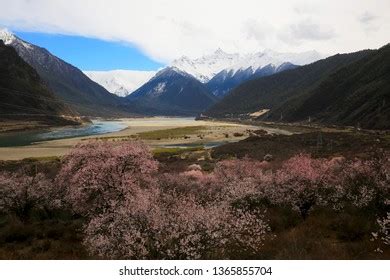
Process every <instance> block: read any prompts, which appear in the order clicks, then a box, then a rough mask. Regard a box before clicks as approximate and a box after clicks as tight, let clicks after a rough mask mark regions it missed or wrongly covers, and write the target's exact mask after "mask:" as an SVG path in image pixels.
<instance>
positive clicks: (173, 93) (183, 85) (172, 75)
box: [126, 67, 216, 116]
mask: <svg viewBox="0 0 390 280" xmlns="http://www.w3.org/2000/svg"><path fill="white" fill-rule="evenodd" d="M126 99H127V100H128V102H129V107H130V108H131V110H132V111H133V112H138V113H140V114H144V115H176V116H195V115H197V114H199V113H200V112H202V111H204V110H205V109H207V108H208V107H210V105H212V104H214V103H215V102H216V97H215V96H213V95H212V94H211V93H210V92H209V90H208V89H207V88H206V86H205V85H204V84H202V83H201V82H199V81H198V80H196V79H195V78H194V77H193V76H191V75H189V74H187V73H185V72H182V71H180V70H179V69H177V68H174V67H167V68H164V69H163V70H161V71H159V72H158V73H157V74H156V76H154V77H153V78H152V79H151V80H150V81H149V82H147V83H146V84H144V85H143V86H142V87H140V88H139V89H138V90H136V91H135V92H134V93H132V94H130V95H129V96H127V97H126Z"/></svg>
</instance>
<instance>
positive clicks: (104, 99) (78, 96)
mask: <svg viewBox="0 0 390 280" xmlns="http://www.w3.org/2000/svg"><path fill="white" fill-rule="evenodd" d="M5 36H6V39H7V41H6V44H7V45H10V46H12V47H14V48H15V50H16V51H17V53H18V54H19V56H20V57H21V58H23V59H24V61H26V62H27V63H28V64H29V65H30V66H32V67H33V68H34V69H35V70H36V71H37V72H38V74H39V76H40V77H41V78H42V80H44V81H45V82H46V84H47V85H48V87H49V88H50V89H52V90H53V92H54V94H55V95H56V96H57V97H58V98H60V99H61V100H63V101H65V102H67V103H69V104H70V106H71V107H72V108H73V109H75V110H76V111H78V112H79V113H80V114H82V115H86V116H117V115H121V114H122V113H123V112H122V111H121V110H120V109H118V107H119V106H120V104H121V101H122V99H121V98H120V97H118V96H116V95H114V94H112V93H109V92H108V91H107V90H106V89H104V88H103V87H102V86H100V85H99V84H97V83H95V82H94V81H92V80H91V79H89V78H88V77H87V76H86V75H85V74H84V73H83V72H82V71H80V70H79V69H78V68H76V67H74V66H73V65H71V64H69V63H67V62H65V61H63V60H62V59H60V58H58V57H56V56H55V55H53V54H51V53H50V52H49V51H47V50H46V49H44V48H41V47H39V46H36V45H33V44H30V43H28V42H26V41H23V40H22V39H20V38H18V37H17V36H15V35H14V34H12V33H7V32H3V37H5ZM0 39H1V38H0Z"/></svg>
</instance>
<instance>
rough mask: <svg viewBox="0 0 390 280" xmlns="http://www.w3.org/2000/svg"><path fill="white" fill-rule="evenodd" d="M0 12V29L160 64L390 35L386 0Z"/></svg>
mask: <svg viewBox="0 0 390 280" xmlns="http://www.w3.org/2000/svg"><path fill="white" fill-rule="evenodd" d="M0 7H1V12H0V25H5V26H7V27H9V28H10V29H14V30H15V29H16V30H23V31H40V32H50V33H60V34H73V35H81V36H86V37H96V38H100V39H104V40H114V41H121V42H124V43H130V44H134V45H136V46H137V47H139V48H140V49H141V50H142V51H143V52H144V53H145V54H147V55H148V56H150V57H152V58H153V59H156V60H158V61H161V62H169V61H171V60H172V59H174V58H177V57H179V56H181V55H188V56H190V57H196V56H199V55H202V54H204V53H205V52H208V51H212V50H215V49H216V48H218V47H221V48H222V49H224V50H226V51H228V52H251V51H259V50H262V49H264V48H269V49H274V50H276V51H290V52H298V51H305V50H310V49H316V50H318V51H320V52H322V53H329V54H331V53H336V52H348V51H355V50H358V49H363V48H377V47H380V46H381V45H384V44H386V43H388V40H389V37H388V30H390V21H389V19H388V14H389V13H390V1H389V0H343V1H340V0H310V1H309V0H306V1H303V0H284V1H283V0H273V1H269V0H266V1H264V0H240V1H236V0H212V1H211V0H154V1H153V0H131V1H129V0H107V1H104V0H34V1H28V0H25V1H23V0H12V1H9V0H0ZM365 11H370V13H369V14H366V15H365V14H364V13H365ZM372 14H375V25H376V26H378V28H376V29H375V30H372V31H371V32H369V33H367V29H366V28H364V26H362V22H364V21H372V20H373V19H371V17H370V15H372ZM362 15H363V16H362ZM364 15H365V16H364Z"/></svg>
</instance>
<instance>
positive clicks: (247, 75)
mask: <svg viewBox="0 0 390 280" xmlns="http://www.w3.org/2000/svg"><path fill="white" fill-rule="evenodd" d="M296 67H298V66H297V65H294V64H291V63H289V62H285V63H282V64H280V65H277V66H276V65H274V64H268V65H266V66H264V67H258V68H256V67H248V68H247V69H238V70H237V69H226V70H222V71H221V72H219V73H218V74H217V75H215V76H214V77H213V78H212V79H211V80H210V81H209V82H207V84H206V85H207V88H208V89H209V90H210V91H211V92H212V93H213V94H214V95H215V96H218V97H223V96H224V95H226V94H227V93H228V92H229V91H230V90H232V89H233V88H235V87H236V86H238V85H239V84H241V83H243V82H245V81H247V80H251V79H256V78H260V77H265V76H270V75H273V74H276V73H279V72H282V71H285V70H290V69H294V68H296Z"/></svg>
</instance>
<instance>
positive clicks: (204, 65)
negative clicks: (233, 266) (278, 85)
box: [171, 48, 323, 83]
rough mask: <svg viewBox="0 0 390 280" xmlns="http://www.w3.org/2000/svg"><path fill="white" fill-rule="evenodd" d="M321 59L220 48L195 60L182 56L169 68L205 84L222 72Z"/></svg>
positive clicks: (315, 54) (310, 55) (310, 54)
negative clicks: (177, 69)
mask: <svg viewBox="0 0 390 280" xmlns="http://www.w3.org/2000/svg"><path fill="white" fill-rule="evenodd" d="M321 58H323V56H322V55H321V54H319V53H318V52H316V51H309V52H303V53H278V52H275V51H273V50H270V49H266V50H264V51H263V52H256V53H250V54H237V53H226V52H224V51H223V50H222V49H221V48H218V49H217V50H216V51H215V52H213V53H211V54H208V55H204V56H202V57H199V58H196V59H190V58H189V57H187V56H182V57H181V58H179V59H176V60H174V61H173V62H172V63H171V66H173V67H176V68H179V69H181V70H182V71H185V72H187V73H189V74H191V75H192V76H194V77H195V78H197V79H198V80H199V81H201V82H203V83H205V82H208V81H209V80H210V79H211V78H213V77H214V76H215V75H216V74H218V73H219V72H221V71H222V70H226V71H227V72H230V71H232V72H237V71H239V70H246V69H251V70H252V71H253V72H255V71H256V70H258V69H260V68H264V67H267V66H271V67H275V68H278V67H280V66H281V65H283V64H284V63H287V62H288V63H292V64H295V65H305V64H308V63H311V62H314V61H317V60H319V59H321Z"/></svg>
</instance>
